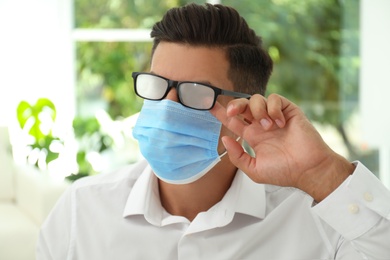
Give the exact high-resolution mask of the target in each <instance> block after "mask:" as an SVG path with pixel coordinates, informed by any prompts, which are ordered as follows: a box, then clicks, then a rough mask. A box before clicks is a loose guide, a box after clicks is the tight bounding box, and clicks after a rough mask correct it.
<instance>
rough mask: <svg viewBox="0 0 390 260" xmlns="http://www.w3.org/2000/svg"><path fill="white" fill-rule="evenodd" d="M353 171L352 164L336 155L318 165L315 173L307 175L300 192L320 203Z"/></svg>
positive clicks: (353, 166)
mask: <svg viewBox="0 0 390 260" xmlns="http://www.w3.org/2000/svg"><path fill="white" fill-rule="evenodd" d="M354 170H355V165H354V164H352V163H350V162H349V161H348V160H346V159H345V158H343V157H341V156H340V155H338V154H336V155H335V156H334V157H329V158H328V159H327V160H326V161H325V162H323V163H322V164H321V165H319V167H318V168H317V170H316V172H315V173H312V174H309V176H308V178H309V179H308V181H307V182H306V185H305V187H303V188H302V190H303V191H305V192H306V193H308V194H309V195H310V196H311V197H313V199H314V200H315V201H316V202H320V201H322V200H323V199H325V198H326V197H327V196H328V195H329V194H331V193H332V192H333V191H335V190H336V189H337V188H338V187H339V186H340V185H341V184H342V183H343V182H344V181H345V180H346V179H347V178H348V176H350V175H351V174H352V173H353V172H354Z"/></svg>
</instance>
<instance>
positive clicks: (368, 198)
mask: <svg viewBox="0 0 390 260" xmlns="http://www.w3.org/2000/svg"><path fill="white" fill-rule="evenodd" d="M363 197H364V200H365V201H367V202H370V201H372V200H373V199H374V196H372V194H371V193H370V192H366V193H364V195H363Z"/></svg>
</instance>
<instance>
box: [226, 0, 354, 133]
mask: <svg viewBox="0 0 390 260" xmlns="http://www.w3.org/2000/svg"><path fill="white" fill-rule="evenodd" d="M223 3H224V4H228V5H231V6H233V7H235V8H237V9H238V10H239V11H240V13H241V14H242V15H243V16H244V17H245V18H246V19H247V21H248V23H249V24H250V26H251V27H253V28H254V29H255V31H256V32H257V33H258V34H259V35H262V36H263V40H264V42H265V44H266V46H267V47H268V49H269V51H270V54H271V56H272V58H273V60H274V63H275V67H274V73H273V75H272V77H271V80H270V83H269V88H268V89H269V92H276V93H280V94H282V95H285V96H287V97H288V98H290V99H292V100H294V101H295V102H297V103H299V104H300V105H302V106H303V108H304V109H305V112H306V114H307V115H308V116H309V117H310V118H311V119H312V120H315V121H318V122H322V123H325V124H331V125H335V126H338V125H340V124H342V123H343V122H344V121H345V119H346V118H348V117H349V116H350V115H351V113H352V112H354V108H356V106H357V100H358V71H359V62H358V60H359V48H358V47H359V46H358V42H359V34H358V32H359V30H358V29H359V27H358V26H359V15H358V12H359V2H358V1H355V0H352V1H338V0H305V1H301V0H273V1H271V0H264V1H250V0H242V1H232V0H225V1H223ZM347 21H348V22H347ZM344 104H346V105H348V107H347V108H346V107H344V106H343V105H344ZM318 105H319V106H318ZM316 107H319V109H315V108H316Z"/></svg>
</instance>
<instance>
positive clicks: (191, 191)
mask: <svg viewBox="0 0 390 260" xmlns="http://www.w3.org/2000/svg"><path fill="white" fill-rule="evenodd" d="M236 171H237V168H236V167H235V166H234V165H233V164H231V163H230V162H229V161H228V158H227V156H225V157H224V158H223V159H222V160H221V162H219V163H218V164H217V165H216V166H215V167H214V168H213V169H211V170H210V171H209V172H208V173H207V174H205V175H204V176H203V177H202V178H200V179H199V180H197V181H195V182H193V183H189V184H184V185H175V184H169V183H166V182H163V181H161V180H159V190H160V198H161V204H162V206H163V207H164V208H165V210H166V211H168V212H169V213H170V214H172V215H177V216H183V217H186V218H187V219H188V220H190V221H192V220H193V219H194V218H195V217H196V215H198V214H199V213H200V212H203V211H207V210H208V209H210V208H211V207H212V206H214V205H215V204H216V203H218V202H219V201H220V200H221V199H222V198H223V196H224V195H225V193H226V192H227V190H228V189H229V188H230V185H231V184H232V182H233V179H234V176H235V173H236Z"/></svg>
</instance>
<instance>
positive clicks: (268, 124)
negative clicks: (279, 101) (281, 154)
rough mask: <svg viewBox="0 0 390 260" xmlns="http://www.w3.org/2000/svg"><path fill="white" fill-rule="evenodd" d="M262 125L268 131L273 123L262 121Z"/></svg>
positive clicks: (266, 120)
mask: <svg viewBox="0 0 390 260" xmlns="http://www.w3.org/2000/svg"><path fill="white" fill-rule="evenodd" d="M260 124H261V125H262V126H263V127H264V128H265V129H268V128H269V127H270V125H271V122H270V121H269V120H268V119H265V118H263V119H261V120H260Z"/></svg>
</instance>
